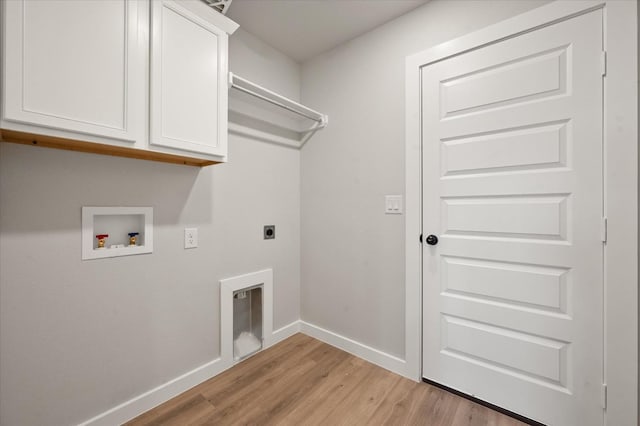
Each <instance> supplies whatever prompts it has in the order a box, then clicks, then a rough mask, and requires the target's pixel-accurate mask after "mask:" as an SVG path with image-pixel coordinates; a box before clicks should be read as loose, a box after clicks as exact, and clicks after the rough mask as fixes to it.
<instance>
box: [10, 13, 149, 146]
mask: <svg viewBox="0 0 640 426" xmlns="http://www.w3.org/2000/svg"><path fill="white" fill-rule="evenodd" d="M3 3H4V7H5V9H4V12H5V13H4V25H5V33H4V35H5V37H4V39H5V41H4V46H3V47H4V51H5V69H4V73H3V78H4V81H3V87H4V100H3V102H4V104H3V119H4V120H5V121H8V122H18V123H26V124H33V125H37V126H41V127H48V128H54V129H62V130H67V131H71V132H74V133H81V134H90V135H97V136H105V137H108V138H115V139H119V140H125V141H130V142H135V141H136V139H141V137H140V134H141V133H140V132H143V131H144V129H145V127H144V123H145V117H144V108H145V103H144V102H145V100H144V98H145V93H144V87H145V82H146V77H145V69H144V57H145V54H146V49H145V47H144V42H142V40H141V38H140V36H139V31H141V30H142V29H141V27H140V26H141V25H144V24H145V23H144V22H141V21H140V18H141V16H139V14H138V7H139V6H141V4H140V3H139V2H138V1H136V0H132V1H128V0H103V1H83V0H65V1H62V0H47V1H36V0H12V1H5V2H3ZM143 10H144V9H143ZM144 19H145V20H146V16H145V17H144ZM146 25H148V23H146Z"/></svg>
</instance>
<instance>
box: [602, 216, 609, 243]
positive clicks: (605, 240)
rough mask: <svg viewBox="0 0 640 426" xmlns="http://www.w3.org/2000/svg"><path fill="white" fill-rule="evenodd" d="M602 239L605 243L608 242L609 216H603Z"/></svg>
mask: <svg viewBox="0 0 640 426" xmlns="http://www.w3.org/2000/svg"><path fill="white" fill-rule="evenodd" d="M600 239H601V240H602V242H603V243H606V242H607V218H606V217H603V218H602V224H601V225H600Z"/></svg>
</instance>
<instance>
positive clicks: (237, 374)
mask: <svg viewBox="0 0 640 426" xmlns="http://www.w3.org/2000/svg"><path fill="white" fill-rule="evenodd" d="M127 425H128V426H142V425H145V426H148V425H176V426H187V425H331V426H333V425H350V426H351V425H433V426H447V425H450V426H485V425H487V426H489V425H491V426H517V425H524V423H521V422H519V421H517V420H515V419H512V418H510V417H507V416H505V415H503V414H500V413H498V412H496V411H493V410H491V409H489V408H486V407H484V406H481V405H479V404H475V403H473V402H471V401H468V400H466V399H464V398H461V397H458V396H456V395H453V394H451V393H449V392H446V391H443V390H441V389H439V388H436V387H434V386H431V385H428V384H426V383H416V382H413V381H411V380H409V379H406V378H404V377H401V376H398V375H397V374H394V373H391V372H389V371H387V370H384V369H382V368H380V367H377V366H375V365H373V364H371V363H368V362H367V361H364V360H362V359H360V358H357V357H355V356H353V355H350V354H348V353H346V352H344V351H342V350H340V349H336V348H334V347H332V346H330V345H327V344H325V343H322V342H320V341H318V340H316V339H313V338H311V337H309V336H306V335H304V334H296V335H294V336H292V337H290V338H288V339H286V340H284V341H282V342H280V343H279V344H277V345H275V346H273V347H271V348H269V349H267V350H264V351H262V352H260V353H258V354H256V355H255V356H253V357H251V358H249V359H247V360H245V361H244V362H242V363H240V364H238V365H236V366H234V367H233V368H231V369H229V370H227V371H226V372H224V373H222V374H220V375H218V376H216V377H214V378H212V379H210V380H208V381H206V382H204V383H202V384H200V385H198V386H196V387H194V388H192V389H190V390H188V391H187V392H185V393H183V394H181V395H179V396H177V397H175V398H173V399H172V400H170V401H167V402H166V403H164V404H162V405H160V406H158V407H156V408H154V409H153V410H151V411H148V412H146V413H144V414H142V415H141V416H139V417H137V418H135V419H133V420H132V421H130V422H129V423H127Z"/></svg>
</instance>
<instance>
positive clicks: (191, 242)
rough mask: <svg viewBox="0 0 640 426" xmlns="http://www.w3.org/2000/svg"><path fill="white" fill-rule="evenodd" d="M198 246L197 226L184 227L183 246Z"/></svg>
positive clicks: (187, 247)
mask: <svg viewBox="0 0 640 426" xmlns="http://www.w3.org/2000/svg"><path fill="white" fill-rule="evenodd" d="M196 247H198V228H184V248H186V249H190V248H196Z"/></svg>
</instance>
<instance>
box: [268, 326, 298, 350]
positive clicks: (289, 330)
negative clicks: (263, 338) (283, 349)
mask: <svg viewBox="0 0 640 426" xmlns="http://www.w3.org/2000/svg"><path fill="white" fill-rule="evenodd" d="M299 332H300V320H297V321H294V322H292V323H291V324H288V325H285V326H284V327H282V328H279V329H277V330H275V331H274V332H273V334H272V335H271V344H272V345H275V344H276V343H278V342H281V341H283V340H284V339H286V338H287V337H291V336H293V335H294V334H296V333H299Z"/></svg>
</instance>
